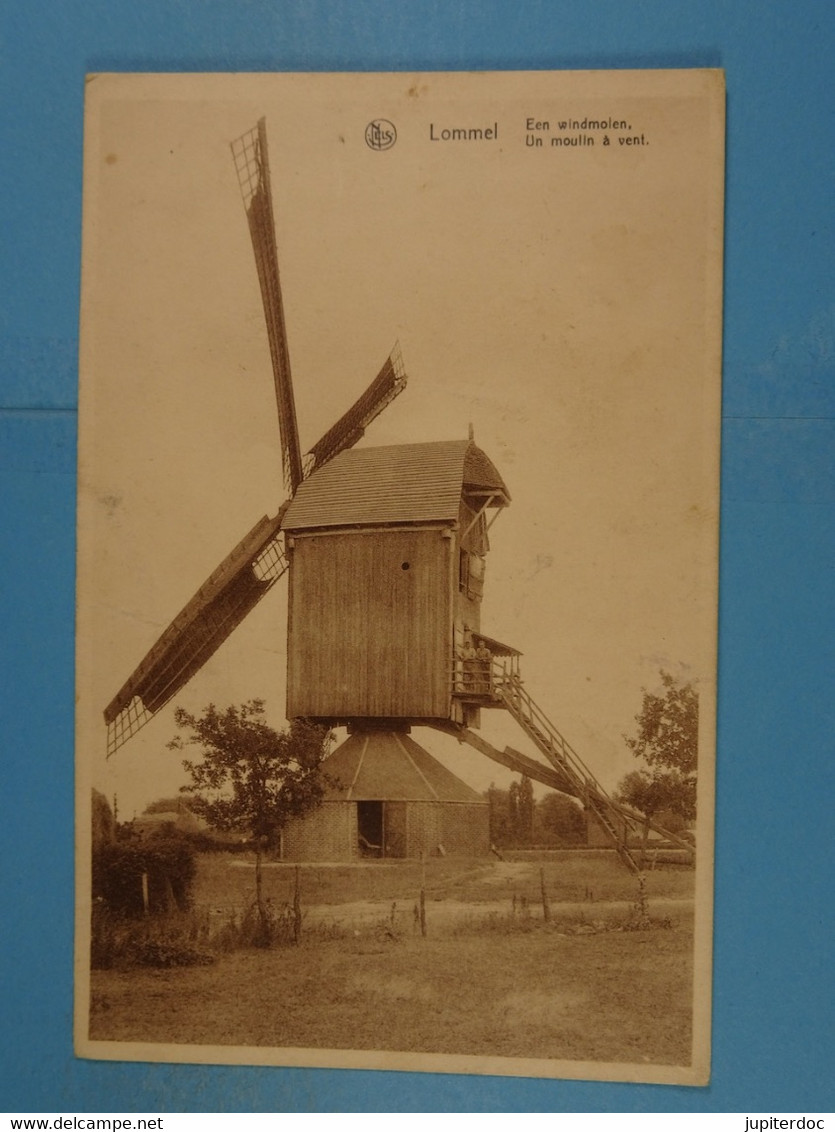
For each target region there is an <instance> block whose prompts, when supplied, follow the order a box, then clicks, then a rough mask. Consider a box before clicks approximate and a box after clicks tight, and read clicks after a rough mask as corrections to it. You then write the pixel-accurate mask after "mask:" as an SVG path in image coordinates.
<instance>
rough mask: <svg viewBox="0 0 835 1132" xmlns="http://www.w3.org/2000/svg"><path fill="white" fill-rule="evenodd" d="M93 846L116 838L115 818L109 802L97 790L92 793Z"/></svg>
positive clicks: (95, 846)
mask: <svg viewBox="0 0 835 1132" xmlns="http://www.w3.org/2000/svg"><path fill="white" fill-rule="evenodd" d="M91 816H92V825H93V848H94V849H95V848H97V847H98V846H99V845H105V844H108V843H109V842H111V841H115V840H116V819H115V818H114V817H113V811H112V810H111V808H110V803H109V802H108V801H107V798H105V796H104V794H102V793H101V792H100V791H99V790H96V789H94V790H93V795H92V815H91Z"/></svg>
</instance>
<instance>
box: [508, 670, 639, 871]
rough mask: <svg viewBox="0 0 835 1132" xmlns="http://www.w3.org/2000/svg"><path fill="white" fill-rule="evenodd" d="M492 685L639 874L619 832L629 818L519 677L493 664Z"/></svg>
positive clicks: (622, 855)
mask: <svg viewBox="0 0 835 1132" xmlns="http://www.w3.org/2000/svg"><path fill="white" fill-rule="evenodd" d="M492 684H493V689H494V691H495V693H496V694H497V695H498V697H499V699H500V700H501V701H502V703H503V704H504V706H505V707H506V708H507V710H508V711H509V712H510V714H511V715H512V716H513V718H514V719H515V720H516V721H517V723H518V724H519V725H520V727H521V728H522V730H523V731H524V732H525V733H526V734H527V735H528V737H529V738H530V739H531V740H532V741H533V742H534V743H535V744H536V746H537V747H538V748H539V750H540V751H542V753H543V754H544V755H545V757H546V758H547V759H548V760H549V762H550V763H551V764H552V765H553V766H554V767H556V768H557V769H559V770H560V771H562V773H563V774H564V775H565V777H566V778H567V779H568V781H569V782H570V783H572V785H573V786H574V788H575V791H576V796H577V797H578V798H579V799H580V800H581V801H582V802H583V804H584V806H586V808H587V809H590V810H591V811H592V812H593V813H594V815H595V817H596V818H597V820H598V822H599V823H600V825H601V827H602V828H603V830H604V832H605V833H606V834H607V836H608V837H609V839H610V840H611V842H612V843H613V845H614V847H615V849H616V850H617V852H618V855H619V856H620V858H621V860H622V861H623V862H624V864H625V865H626V866H627V867H628V868H630V869H632V871H633V872H639V871H640V869H639V865H638V863H637V861H636V860H635V858H634V857H633V855H632V853H631V852H630V850H629V847H628V846H627V843H626V836H625V830H624V833H623V834H622V833H621V832H620V830H619V826H621V825H624V826H625V825H626V823H627V822H628V817H627V815H626V814H625V813H624V811H623V810H622V808H621V807H619V806H618V805H617V804H616V803H615V802H614V801H613V800H612V799H611V798H610V797H609V794H608V793H607V792H606V790H604V788H603V787H602V786H601V785H600V783H599V782H598V781H597V779H596V778H595V777H594V775H593V774H592V772H591V771H590V770H589V768H588V767H587V766H586V764H585V763H584V762H583V760H582V759H581V758H580V756H579V755H578V754H577V752H576V751H575V750H574V748H573V747H572V746H571V744H570V743H569V742H568V740H567V739H566V738H565V736H564V735H563V734H562V733H561V732H560V731H559V730H558V728H557V727H556V726H555V725H554V724H553V723H552V722H551V720H550V719H549V718H548V716H547V715H546V714H545V712H544V711H543V710H542V709H541V708H540V707H539V705H538V704H537V703H536V702H535V701H534V700H533V698H532V697H531V695H530V693H529V692H528V691H527V689H526V688H525V687H524V685H523V684H522V681H521V679H520V678H519V676H518V675H517V674H516V673H515V672H510V671H508V670H507V668H506V667H505V666H504V665H502V664H501V663H500V662H494V664H493V672H492Z"/></svg>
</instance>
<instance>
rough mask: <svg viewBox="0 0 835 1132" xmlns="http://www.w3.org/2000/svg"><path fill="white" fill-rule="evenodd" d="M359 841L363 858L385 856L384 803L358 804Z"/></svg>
mask: <svg viewBox="0 0 835 1132" xmlns="http://www.w3.org/2000/svg"><path fill="white" fill-rule="evenodd" d="M357 840H358V841H359V851H360V856H361V857H382V856H383V803H382V802H357Z"/></svg>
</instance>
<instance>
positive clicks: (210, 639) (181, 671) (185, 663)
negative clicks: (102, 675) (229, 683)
mask: <svg viewBox="0 0 835 1132" xmlns="http://www.w3.org/2000/svg"><path fill="white" fill-rule="evenodd" d="M286 506H287V505H286V504H285V505H284V506H283V507H282V508H281V509H280V511H279V513H278V514H277V515H276V516H275V517H273V518H268V517H267V516H266V515H265V516H264V518H262V519H259V521H258V522H257V523H256V524H255V526H254V527H253V528H252V530H251V531H250V532H249V533H248V534H247V535H246V536H245V537H244V538H243V539H241V541H240V542H239V543H238V545H237V546H236V547H235V549H234V550H233V551H232V552H231V554H229V555H228V556H227V557H226V558H225V559H224V560H223V562H221V564H220V566H218V568H217V569H216V570H215V571H214V573H212V574H211V575H210V577H209V578H207V580H206V581H205V582H204V583H203V585H202V586H201V587H200V589H199V590H198V591H197V593H196V594H195V595H194V597H193V598H192V599H191V601H189V602H188V604H187V605H186V606H185V607H184V608H183V609H182V610H181V611H180V613H178V614H177V616H176V617H175V618H174V620H173V621H172V622H171V624H170V625H169V626H168V628H167V629H166V630H165V632H164V633H163V634H162V636H161V637H160V638H159V640H158V641H157V643H156V644H155V645H154V646H153V648H152V649H151V650H150V652H149V653H148V654H147V656H146V657H145V659H144V660H143V661H142V662H141V664H140V665H139V666H138V667H137V669H136V670H135V672H134V673H133V675H132V676H131V677H130V678H129V679H128V680H127V681H126V683H125V684H124V685H123V686H122V688H121V689H120V690H119V692H118V693H117V694H116V695H115V696H114V697H113V699H112V700H111V702H110V703H109V704H108V706H107V708H106V709H105V713H104V718H105V721H106V723H107V753H108V755H112V754H113V753H114V751H116V750H118V748H119V747H120V746H121V745H122V744H123V743H125V742H127V740H128V739H130V738H131V736H132V735H135V734H136V732H137V731H138V730H139V729H140V728H141V727H142V726H144V724H145V723H147V722H148V720H149V719H151V717H152V716H153V715H154V714H155V713H156V712H158V711H159V709H160V708H162V707H164V706H165V704H167V703H168V701H169V700H170V699H171V698H172V696H175V695H176V694H177V692H179V691H180V689H181V688H182V687H183V686H184V685H185V684H186V683H188V681H189V680H190V679H191V677H192V676H193V675H194V674H195V672H197V671H198V669H200V668H202V666H203V665H204V664H205V663H206V661H207V660H208V659H209V657H210V656H212V654H213V653H214V652H215V651H216V649H218V648H219V647H220V645H222V644H223V642H224V641H225V640H226V638H227V637H228V636H229V635H230V633H231V632H232V631H233V629H235V628H236V627H237V626H238V625H239V624H240V623H241V621H243V619H244V617H246V615H247V614H248V613H249V612H250V610H251V609H253V608H254V607H255V605H257V603H258V602H259V601H260V600H261V598H262V597H263V596H264V594H266V593H267V592H268V591H269V590H270V589H271V588H272V586H273V585H274V584H275V583H276V582H277V581H278V579H279V578H280V577H281V575H282V574H283V573H284V571H285V570H286V569H287V559H286V558H285V556H284V548H283V540H282V535H281V533H280V526H281V520H282V518H283V517H284V511H285V509H286Z"/></svg>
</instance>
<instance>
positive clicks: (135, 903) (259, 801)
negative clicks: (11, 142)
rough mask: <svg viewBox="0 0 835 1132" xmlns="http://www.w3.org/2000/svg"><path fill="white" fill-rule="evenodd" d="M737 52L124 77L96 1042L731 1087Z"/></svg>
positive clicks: (106, 508) (91, 639)
mask: <svg viewBox="0 0 835 1132" xmlns="http://www.w3.org/2000/svg"><path fill="white" fill-rule="evenodd" d="M723 180H724V79H723V76H722V74H721V72H718V71H709V70H702V71H698V70H689V71H688V70H657V71H608V72H606V71H600V72H594V71H585V72H573V73H572V72H545V71H543V72H530V73H513V72H506V73H467V74H464V73H459V74H451V73H450V74H440V73H437V74H436V73H431V74H258V75H240V74H226V75H224V74H213V75H151V74H137V75H129V74H120V75H116V74H101V75H92V76H90V77H89V78H88V81H87V91H86V125H85V155H84V215H83V264H82V324H81V357H80V416H79V500H78V539H79V549H78V613H77V783H78V795H77V837H76V844H77V878H78V880H77V901H76V906H77V925H76V1019H75V1036H76V1051H77V1053H78V1054H79V1055H80V1056H83V1057H89V1058H103V1059H118V1060H147V1061H180V1062H215V1063H239V1064H257V1065H277V1066H291V1065H292V1066H328V1067H351V1068H373V1069H392V1070H412V1071H415V1070H417V1071H426V1072H438V1073H479V1074H506V1075H520V1076H532V1077H573V1078H587V1079H597V1080H621V1081H641V1082H658V1083H676V1084H694V1085H698V1084H705V1083H707V1081H708V1078H709V1072H710V1043H709V1033H710V983H711V978H710V972H711V938H712V899H713V812H714V766H715V702H716V626H717V577H718V515H719V435H720V427H719V426H720V375H721V295H722V217H723Z"/></svg>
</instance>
